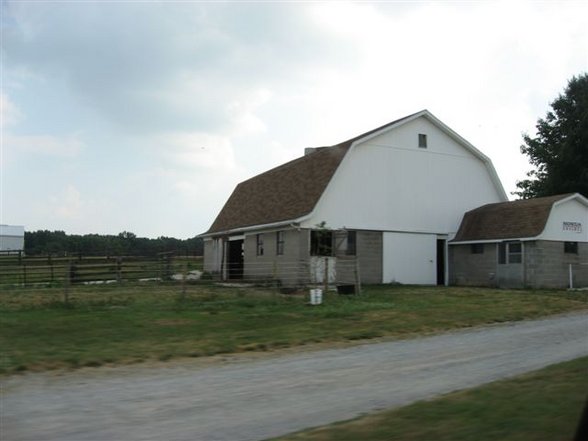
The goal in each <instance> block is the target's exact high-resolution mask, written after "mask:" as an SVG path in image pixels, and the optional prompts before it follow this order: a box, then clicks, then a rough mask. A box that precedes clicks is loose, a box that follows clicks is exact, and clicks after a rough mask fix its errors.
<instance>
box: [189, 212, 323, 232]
mask: <svg viewBox="0 0 588 441" xmlns="http://www.w3.org/2000/svg"><path fill="white" fill-rule="evenodd" d="M312 213H314V210H312V211H311V212H310V213H309V214H307V215H305V216H303V217H299V218H296V219H288V220H284V221H279V222H272V223H269V224H257V225H250V226H248V227H241V228H232V229H230V230H222V231H215V232H212V233H202V234H199V235H198V236H197V237H202V238H207V237H215V236H226V235H230V234H232V233H245V232H246V231H255V230H262V229H266V228H274V227H283V226H292V227H296V225H292V224H297V223H300V222H302V221H305V220H306V219H308V218H309V217H311V215H312Z"/></svg>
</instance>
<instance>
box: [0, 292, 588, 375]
mask: <svg viewBox="0 0 588 441" xmlns="http://www.w3.org/2000/svg"><path fill="white" fill-rule="evenodd" d="M307 303H308V297H307V296H306V295H305V294H304V293H299V294H288V295H285V294H279V293H278V292H277V291H275V290H268V289H262V288H254V287H248V288H235V287H232V288H227V287H220V286H214V285H202V284H197V285H196V284H195V285H187V287H186V292H185V294H181V288H180V286H179V285H178V284H172V283H169V284H166V283H159V284H123V285H122V286H121V285H114V284H113V285H103V286H74V287H72V288H71V289H70V292H69V301H68V303H64V301H63V289H58V288H44V289H39V290H35V289H30V288H28V289H12V290H9V291H4V292H2V293H1V294H0V347H2V351H1V353H0V357H1V358H0V373H4V374H11V373H16V372H23V371H38V370H47V369H57V368H78V367H83V366H100V365H105V364H121V363H135V362H142V361H147V360H169V359H172V358H178V357H202V356H210V355H215V354H224V353H236V352H247V351H269V350H273V349H277V348H284V347H291V346H301V345H307V344H313V343H319V342H326V343H331V342H333V343H334V342H345V341H355V340H364V339H373V338H379V337H384V338H400V337H406V336H410V335H421V334H428V333H435V332H442V331H447V330H451V329H458V328H464V327H470V326H477V325H482V324H489V323H497V322H505V321H513V320H522V319H532V318H537V317H541V316H545V315H549V314H557V313H563V312H568V311H574V310H581V309H586V308H588V292H567V291H518V290H515V291H508V290H495V289H484V288H454V287H415V286H368V287H366V288H365V289H364V293H363V294H362V295H360V296H339V295H337V294H334V293H328V294H327V295H326V296H324V304H323V305H320V306H308V305H307Z"/></svg>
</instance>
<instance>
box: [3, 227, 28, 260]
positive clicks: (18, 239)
mask: <svg viewBox="0 0 588 441" xmlns="http://www.w3.org/2000/svg"><path fill="white" fill-rule="evenodd" d="M23 250H24V227H23V226H21V225H4V224H1V225H0V254H18V253H21V252H22V251H23Z"/></svg>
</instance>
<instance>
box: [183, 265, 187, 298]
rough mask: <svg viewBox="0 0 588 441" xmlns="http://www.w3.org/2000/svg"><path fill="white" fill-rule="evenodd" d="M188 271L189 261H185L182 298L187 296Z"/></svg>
mask: <svg viewBox="0 0 588 441" xmlns="http://www.w3.org/2000/svg"><path fill="white" fill-rule="evenodd" d="M187 272H188V263H187V262H186V263H184V266H183V269H182V299H184V297H186V277H187V274H186V273H187Z"/></svg>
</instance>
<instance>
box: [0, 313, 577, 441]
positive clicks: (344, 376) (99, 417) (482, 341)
mask: <svg viewBox="0 0 588 441" xmlns="http://www.w3.org/2000/svg"><path fill="white" fill-rule="evenodd" d="M583 355H588V313H574V314H568V315H565V316H557V317H552V318H547V319H542V320H535V321H525V322H517V323H508V324H502V325H495V326H487V327H482V328H477V329H469V330H464V331H459V332H452V333H448V334H443V335H437V336H432V337H426V338H419V339H412V340H403V341H393V342H386V343H375V344H366V345H362V346H354V347H348V348H344V349H330V350H322V351H318V352H301V353H296V354H288V355H284V356H281V357H270V358H267V359H261V360H253V361H246V362H239V363H225V364H219V363H217V364H210V365H208V366H202V365H198V364H197V363H193V362H186V363H172V364H161V365H157V366H155V367H153V366H152V367H148V366H135V367H128V366H127V367H121V368H98V369H85V370H80V371H77V372H72V373H65V374H62V375H56V374H55V373H43V374H28V375H22V376H13V377H9V378H7V379H4V380H3V384H2V389H3V390H2V395H3V396H2V408H1V413H2V414H1V416H2V420H1V427H2V433H1V434H0V439H2V440H3V441H18V440H31V441H32V440H34V441H41V440H60V441H67V440H71V441H83V440H96V441H97V440H112V441H115V440H116V441H126V440H129V441H132V440H169V441H175V440H190V441H193V440H206V441H208V440H229V441H237V440H258V439H262V438H267V437H272V436H278V435H281V434H285V433H289V432H292V431H295V430H300V429H303V428H307V427H311V426H317V425H321V424H326V423H330V422H333V421H337V420H342V419H348V418H352V417H355V416H358V415H360V414H362V413H365V412H371V411H374V410H377V409H383V408H389V407H394V406H400V405H404V404H407V403H410V402H412V401H415V400H420V399H424V398H429V397H432V396H435V395H437V394H440V393H444V392H449V391H452V390H456V389H462V388H467V387H471V386H475V385H478V384H481V383H485V382H489V381H492V380H496V379H498V378H503V377H507V376H512V375H516V374H520V373H523V372H526V371H529V370H534V369H538V368H541V367H543V366H546V365H549V364H553V363H556V362H559V361H564V360H569V359H573V358H577V357H580V356H583Z"/></svg>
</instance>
